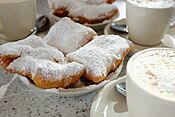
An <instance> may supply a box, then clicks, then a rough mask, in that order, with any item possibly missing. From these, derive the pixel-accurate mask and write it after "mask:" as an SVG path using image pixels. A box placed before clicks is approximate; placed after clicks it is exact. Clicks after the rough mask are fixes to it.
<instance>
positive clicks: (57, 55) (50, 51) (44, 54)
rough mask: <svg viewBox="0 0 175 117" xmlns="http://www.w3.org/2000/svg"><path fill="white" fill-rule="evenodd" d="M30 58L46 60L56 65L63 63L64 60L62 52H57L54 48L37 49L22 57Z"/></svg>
mask: <svg viewBox="0 0 175 117" xmlns="http://www.w3.org/2000/svg"><path fill="white" fill-rule="evenodd" d="M26 55H28V56H32V57H33V58H36V59H46V60H50V61H53V62H57V63H64V62H65V58H64V55H63V53H62V52H60V51H58V50H57V49H56V48H43V47H38V48H36V49H33V50H32V51H30V52H27V53H25V54H24V55H23V56H26Z"/></svg>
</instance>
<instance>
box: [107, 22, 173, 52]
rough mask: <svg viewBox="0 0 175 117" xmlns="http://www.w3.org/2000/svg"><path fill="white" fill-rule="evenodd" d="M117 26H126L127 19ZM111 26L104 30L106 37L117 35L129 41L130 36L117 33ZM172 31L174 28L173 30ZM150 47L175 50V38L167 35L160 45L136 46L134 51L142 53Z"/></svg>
mask: <svg viewBox="0 0 175 117" xmlns="http://www.w3.org/2000/svg"><path fill="white" fill-rule="evenodd" d="M115 22H116V23H117V24H126V19H121V20H118V21H115ZM110 25H111V24H108V25H106V27H105V28H104V34H105V35H109V34H115V35H120V36H121V37H124V38H126V39H128V34H125V33H120V32H118V31H115V30H113V29H111V28H110ZM171 30H172V28H171ZM150 47H169V48H175V38H174V37H173V36H171V35H169V34H165V36H164V37H163V38H162V42H161V43H160V44H159V45H156V46H142V45H138V44H135V49H134V51H136V52H137V51H140V50H143V49H147V48H150Z"/></svg>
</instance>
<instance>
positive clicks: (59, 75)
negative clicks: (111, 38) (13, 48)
mask: <svg viewBox="0 0 175 117" xmlns="http://www.w3.org/2000/svg"><path fill="white" fill-rule="evenodd" d="M10 69H12V70H16V71H17V72H20V71H25V72H27V73H31V74H32V78H33V79H34V78H35V75H36V73H37V72H40V73H41V75H42V76H43V77H42V78H43V80H46V81H56V80H62V79H64V78H69V77H71V76H72V75H75V74H77V73H79V72H82V70H83V69H84V67H83V66H82V65H81V64H79V63H76V62H72V63H68V64H58V63H55V62H52V61H50V60H46V59H35V58H33V57H32V56H24V57H20V58H18V59H16V60H14V61H13V62H12V63H10V65H9V66H8V67H7V70H10ZM38 70H39V71H38ZM42 78H41V79H42Z"/></svg>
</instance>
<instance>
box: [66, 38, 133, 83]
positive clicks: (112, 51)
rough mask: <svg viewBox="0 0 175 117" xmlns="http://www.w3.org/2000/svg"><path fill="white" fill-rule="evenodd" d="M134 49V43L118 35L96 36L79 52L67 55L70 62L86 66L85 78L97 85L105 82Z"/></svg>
mask: <svg viewBox="0 0 175 117" xmlns="http://www.w3.org/2000/svg"><path fill="white" fill-rule="evenodd" d="M131 48H132V42H130V41H129V40H126V39H124V38H122V37H120V36H116V35H102V36H96V37H95V38H94V39H93V40H92V41H91V42H89V43H88V44H86V45H85V46H83V47H81V48H80V49H79V50H77V51H75V52H72V53H69V54H67V56H66V57H67V59H68V60H69V61H76V62H79V63H81V64H83V65H84V66H85V69H86V74H85V77H86V78H87V79H89V80H91V81H93V82H95V83H99V82H101V81H103V80H105V79H106V78H107V76H108V74H109V73H110V72H113V71H114V70H116V68H117V67H118V65H119V64H121V63H122V61H123V59H124V57H125V56H126V54H127V53H128V52H129V51H130V49H131Z"/></svg>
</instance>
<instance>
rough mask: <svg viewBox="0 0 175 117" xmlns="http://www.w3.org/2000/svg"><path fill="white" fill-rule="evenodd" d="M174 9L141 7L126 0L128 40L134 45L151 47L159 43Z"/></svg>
mask: <svg viewBox="0 0 175 117" xmlns="http://www.w3.org/2000/svg"><path fill="white" fill-rule="evenodd" d="M173 13H174V7H167V8H148V7H141V6H138V5H136V4H134V3H133V2H131V0H126V17H127V25H128V27H129V38H130V39H131V40H132V41H133V42H134V43H136V44H140V45H145V46H152V45H157V44H159V43H160V42H161V39H162V37H163V36H164V35H165V33H166V32H167V29H168V27H169V24H170V20H171V18H172V16H173Z"/></svg>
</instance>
